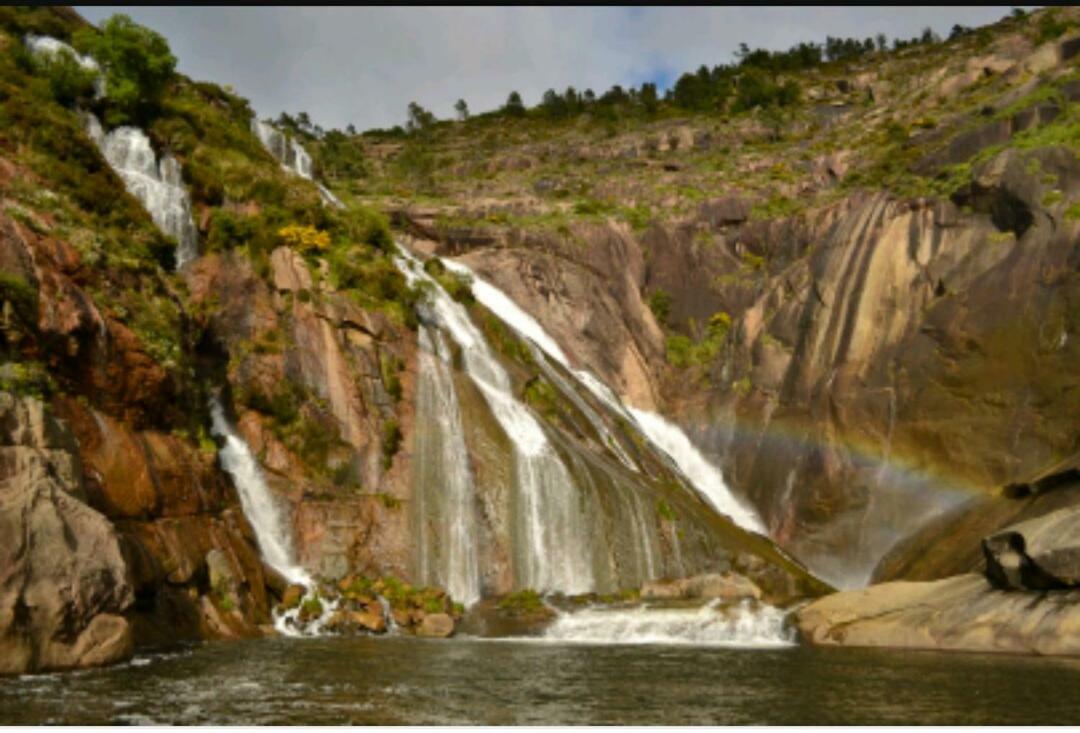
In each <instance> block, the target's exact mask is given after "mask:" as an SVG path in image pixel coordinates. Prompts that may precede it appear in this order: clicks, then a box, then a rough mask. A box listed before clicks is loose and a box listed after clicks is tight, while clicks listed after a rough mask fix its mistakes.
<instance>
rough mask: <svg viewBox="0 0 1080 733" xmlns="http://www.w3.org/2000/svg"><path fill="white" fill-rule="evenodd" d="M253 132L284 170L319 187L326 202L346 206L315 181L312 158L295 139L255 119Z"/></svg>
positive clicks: (340, 206) (252, 125)
mask: <svg viewBox="0 0 1080 733" xmlns="http://www.w3.org/2000/svg"><path fill="white" fill-rule="evenodd" d="M251 131H252V132H253V133H255V136H256V137H257V138H259V142H261V143H262V144H263V147H264V148H266V149H267V150H268V151H269V152H270V154H271V155H272V156H274V159H275V160H277V162H278V163H281V167H282V168H284V169H285V170H287V171H290V172H292V173H295V174H296V175H298V176H300V177H301V178H306V179H307V180H309V181H311V182H312V183H314V184H315V185H316V186H318V188H319V195H320V196H321V197H322V200H323V201H324V202H326V203H327V204H330V205H331V206H336V207H337V208H339V209H340V208H342V207H343V206H344V204H342V203H341V200H340V199H338V197H337V196H335V195H334V194H333V193H332V192H331V191H330V189H328V188H326V186H324V185H322V184H321V183H319V182H318V181H316V180H315V176H314V173H313V167H312V164H311V156H310V155H308V152H307V151H306V150H304V146H303V145H301V144H300V143H298V142H297V141H296V140H295V138H292V137H289V136H288V135H286V134H285V133H283V132H282V131H281V130H279V129H277V128H276V127H274V126H273V125H271V124H270V123H269V122H264V121H263V120H260V119H255V118H253V119H252V120H251Z"/></svg>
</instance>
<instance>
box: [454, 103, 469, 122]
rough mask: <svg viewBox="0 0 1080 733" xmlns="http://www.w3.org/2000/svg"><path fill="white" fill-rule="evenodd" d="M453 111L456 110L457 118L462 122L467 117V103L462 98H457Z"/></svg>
mask: <svg viewBox="0 0 1080 733" xmlns="http://www.w3.org/2000/svg"><path fill="white" fill-rule="evenodd" d="M454 111H455V112H457V116H458V119H459V120H461V121H462V122H464V121H465V120H467V119H469V105H467V104H466V103H465V100H464V99H459V100H458V101H457V102H456V103H455V104H454Z"/></svg>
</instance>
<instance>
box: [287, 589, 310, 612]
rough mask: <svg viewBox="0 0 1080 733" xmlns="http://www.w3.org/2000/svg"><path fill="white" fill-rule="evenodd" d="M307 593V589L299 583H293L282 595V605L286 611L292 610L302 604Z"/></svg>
mask: <svg viewBox="0 0 1080 733" xmlns="http://www.w3.org/2000/svg"><path fill="white" fill-rule="evenodd" d="M305 593H307V589H306V588H305V587H304V586H302V585H300V584H298V583H293V584H292V585H290V586H289V587H288V588H286V589H285V592H284V593H283V594H282V596H281V607H282V608H284V609H285V610H286V611H289V610H292V609H294V608H296V607H297V606H299V605H300V601H302V600H303V598H304V594H305Z"/></svg>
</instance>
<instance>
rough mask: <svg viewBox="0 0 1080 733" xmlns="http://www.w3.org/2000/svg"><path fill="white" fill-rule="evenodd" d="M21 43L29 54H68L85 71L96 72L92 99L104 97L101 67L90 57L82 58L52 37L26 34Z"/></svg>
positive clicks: (81, 55) (72, 49)
mask: <svg viewBox="0 0 1080 733" xmlns="http://www.w3.org/2000/svg"><path fill="white" fill-rule="evenodd" d="M23 43H25V44H26V47H27V48H28V49H30V52H31V53H35V54H41V55H43V56H56V55H58V54H61V53H69V54H71V56H72V58H74V59H75V61H76V62H77V63H78V64H79V66H81V67H82V68H84V69H86V70H87V71H94V72H97V74H98V76H97V78H95V79H94V98H95V99H100V98H101V97H103V96H105V77H104V76H103V75H102V74H101V66H100V65H98V62H97V61H96V60H95V59H94V58H93V57H91V56H84V55H83V54H81V53H79V52H78V51H76V50H75V49H74V48H72V47H71V46H69V45H68V44H66V43H64V42H63V41H61V40H60V39H58V38H53V37H52V36H39V35H35V34H33V33H27V34H26V36H25V37H24V38H23Z"/></svg>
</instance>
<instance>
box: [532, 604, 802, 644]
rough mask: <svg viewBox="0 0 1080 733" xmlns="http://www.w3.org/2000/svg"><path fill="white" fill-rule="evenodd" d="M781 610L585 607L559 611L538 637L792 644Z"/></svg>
mask: <svg viewBox="0 0 1080 733" xmlns="http://www.w3.org/2000/svg"><path fill="white" fill-rule="evenodd" d="M784 615H785V614H784V612H783V611H780V610H779V609H776V608H773V607H771V606H764V605H760V604H754V603H753V602H750V601H744V602H743V603H742V604H740V605H738V606H734V607H727V608H723V607H721V606H720V604H719V603H718V602H716V601H714V602H712V603H709V604H706V605H704V606H700V607H698V608H654V607H649V606H637V607H635V608H629V609H617V608H616V609H604V608H588V609H585V610H583V611H576V612H573V613H564V614H561V615H559V617H558V618H557V619H556V620H555V623H553V624H552V625H551V627H550V628H548V629H547V631H546V632H545V633H544V635H543V637H541V639H542V640H543V641H548V642H561V643H581V644H679V645H693V646H721V647H746V648H762V647H785V646H793V645H794V640H793V639H792V638H791V633H790V631H788V630H787V629H785V628H784Z"/></svg>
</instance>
